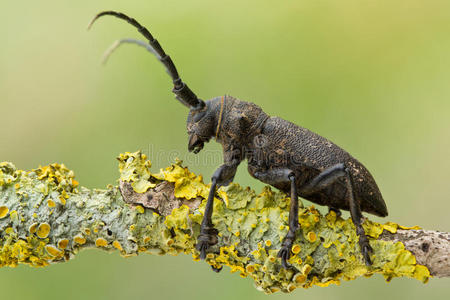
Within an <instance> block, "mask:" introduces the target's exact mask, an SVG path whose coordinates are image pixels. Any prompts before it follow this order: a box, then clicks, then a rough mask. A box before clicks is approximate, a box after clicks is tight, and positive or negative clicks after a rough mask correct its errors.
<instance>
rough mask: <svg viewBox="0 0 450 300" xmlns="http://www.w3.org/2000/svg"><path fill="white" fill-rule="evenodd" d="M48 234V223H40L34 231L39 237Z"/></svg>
mask: <svg viewBox="0 0 450 300" xmlns="http://www.w3.org/2000/svg"><path fill="white" fill-rule="evenodd" d="M49 234H50V225H49V224H48V223H41V224H40V225H39V226H38V228H37V231H36V235H37V236H38V237H40V238H41V239H45V238H46V237H48V235H49Z"/></svg>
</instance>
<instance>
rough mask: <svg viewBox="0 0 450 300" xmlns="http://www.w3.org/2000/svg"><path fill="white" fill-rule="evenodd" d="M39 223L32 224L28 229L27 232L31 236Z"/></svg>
mask: <svg viewBox="0 0 450 300" xmlns="http://www.w3.org/2000/svg"><path fill="white" fill-rule="evenodd" d="M38 225H39V223H33V224H31V225H30V227H28V232H30V233H31V234H34V233H36V229H37V227H38Z"/></svg>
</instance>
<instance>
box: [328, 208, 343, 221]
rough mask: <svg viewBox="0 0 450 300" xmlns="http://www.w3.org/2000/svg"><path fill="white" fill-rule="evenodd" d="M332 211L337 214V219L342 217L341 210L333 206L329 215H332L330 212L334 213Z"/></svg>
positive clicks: (329, 209)
mask: <svg viewBox="0 0 450 300" xmlns="http://www.w3.org/2000/svg"><path fill="white" fill-rule="evenodd" d="M332 211H334V212H335V214H336V217H338V218H339V217H340V216H341V215H342V212H341V210H340V209H339V208H336V207H331V206H330V207H328V213H330V212H332Z"/></svg>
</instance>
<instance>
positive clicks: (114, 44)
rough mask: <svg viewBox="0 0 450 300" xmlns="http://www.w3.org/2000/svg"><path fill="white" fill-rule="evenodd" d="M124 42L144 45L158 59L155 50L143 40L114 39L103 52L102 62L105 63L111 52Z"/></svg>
mask: <svg viewBox="0 0 450 300" xmlns="http://www.w3.org/2000/svg"><path fill="white" fill-rule="evenodd" d="M125 43H129V44H136V45H138V46H141V47H144V48H145V49H147V51H149V52H150V53H152V54H153V55H155V56H156V57H157V58H158V59H159V56H158V53H156V52H155V49H153V48H152V47H151V46H150V45H149V44H147V43H146V42H144V41H140V40H136V39H121V40H117V41H115V42H114V43H113V44H112V45H111V46H110V47H109V48H108V49H107V50H106V51H105V53H103V57H102V64H106V62H107V61H108V58H109V57H110V56H111V54H113V52H114V51H115V50H116V49H117V48H119V46H120V45H122V44H125Z"/></svg>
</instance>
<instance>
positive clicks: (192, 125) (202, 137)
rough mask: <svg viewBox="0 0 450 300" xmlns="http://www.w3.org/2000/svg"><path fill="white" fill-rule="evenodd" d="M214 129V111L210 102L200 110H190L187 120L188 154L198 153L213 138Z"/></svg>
mask: <svg viewBox="0 0 450 300" xmlns="http://www.w3.org/2000/svg"><path fill="white" fill-rule="evenodd" d="M215 129H216V109H215V107H213V105H212V104H211V101H207V102H205V105H204V106H203V107H202V108H191V109H190V111H189V115H188V118H187V132H188V134H189V144H188V150H189V152H194V153H198V152H200V150H202V149H203V146H204V145H205V143H207V142H209V140H210V139H211V138H212V137H213V136H214V132H215Z"/></svg>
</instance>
